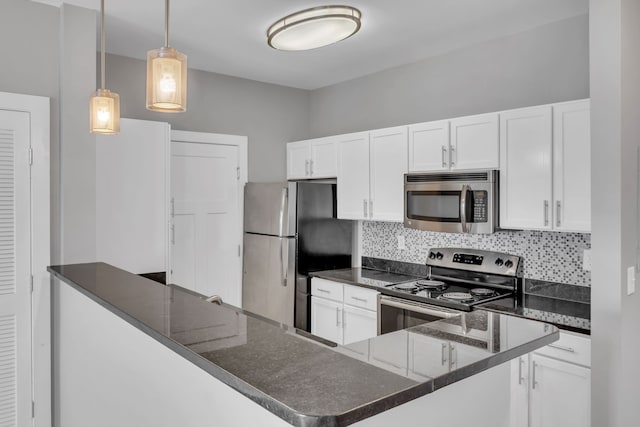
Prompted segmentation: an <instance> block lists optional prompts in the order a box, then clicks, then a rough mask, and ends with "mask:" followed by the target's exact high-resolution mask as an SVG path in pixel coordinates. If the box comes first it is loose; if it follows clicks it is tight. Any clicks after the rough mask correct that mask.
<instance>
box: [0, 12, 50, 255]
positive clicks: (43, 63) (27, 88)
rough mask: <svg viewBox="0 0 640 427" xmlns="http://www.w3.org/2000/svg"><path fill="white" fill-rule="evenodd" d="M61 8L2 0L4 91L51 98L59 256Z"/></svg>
mask: <svg viewBox="0 0 640 427" xmlns="http://www.w3.org/2000/svg"><path fill="white" fill-rule="evenodd" d="M58 32H59V9H58V8H56V7H51V6H45V5H42V4H38V3H32V2H28V1H24V0H2V1H1V2H0V40H2V56H3V61H2V66H1V67H0V91H2V92H13V93H22V94H27V95H36V96H46V97H49V98H51V104H50V107H51V224H52V227H51V233H52V236H51V245H52V255H53V260H59V255H60V250H59V242H60V228H59V227H56V224H59V222H60V188H59V186H58V185H57V183H58V179H59V171H60V169H59V168H58V167H57V165H58V164H59V160H60V140H59V138H58V133H59V126H58V125H59V115H60V109H59V105H58V102H59V92H58V88H59V82H58V80H59V78H58V76H59V73H58V68H59V64H60V62H59V54H60V49H59V39H58Z"/></svg>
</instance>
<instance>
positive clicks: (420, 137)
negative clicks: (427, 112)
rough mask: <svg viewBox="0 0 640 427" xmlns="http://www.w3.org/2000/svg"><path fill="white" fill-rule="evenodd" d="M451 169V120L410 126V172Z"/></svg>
mask: <svg viewBox="0 0 640 427" xmlns="http://www.w3.org/2000/svg"><path fill="white" fill-rule="evenodd" d="M448 169H449V120H440V121H437V122H428V123H419V124H416V125H411V126H409V170H410V171H411V172H426V171H440V170H448Z"/></svg>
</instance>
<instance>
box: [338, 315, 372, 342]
mask: <svg viewBox="0 0 640 427" xmlns="http://www.w3.org/2000/svg"><path fill="white" fill-rule="evenodd" d="M342 313H343V316H344V317H343V329H344V330H343V338H344V340H343V341H344V344H345V345H347V344H351V343H353V342H357V341H362V340H366V339H369V338H373V337H375V336H376V335H377V332H378V316H377V315H376V312H375V311H371V310H364V309H362V308H358V307H352V306H350V305H345V306H344V309H343V312H342Z"/></svg>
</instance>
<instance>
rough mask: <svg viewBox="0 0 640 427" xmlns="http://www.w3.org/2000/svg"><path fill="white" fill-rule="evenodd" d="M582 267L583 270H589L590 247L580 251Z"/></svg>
mask: <svg viewBox="0 0 640 427" xmlns="http://www.w3.org/2000/svg"><path fill="white" fill-rule="evenodd" d="M582 269H583V270H584V271H591V249H585V250H584V251H582Z"/></svg>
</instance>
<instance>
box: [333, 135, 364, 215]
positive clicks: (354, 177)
mask: <svg viewBox="0 0 640 427" xmlns="http://www.w3.org/2000/svg"><path fill="white" fill-rule="evenodd" d="M337 144H338V218H340V219H369V133H368V132H360V133H355V134H349V135H341V136H339V137H337Z"/></svg>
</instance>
